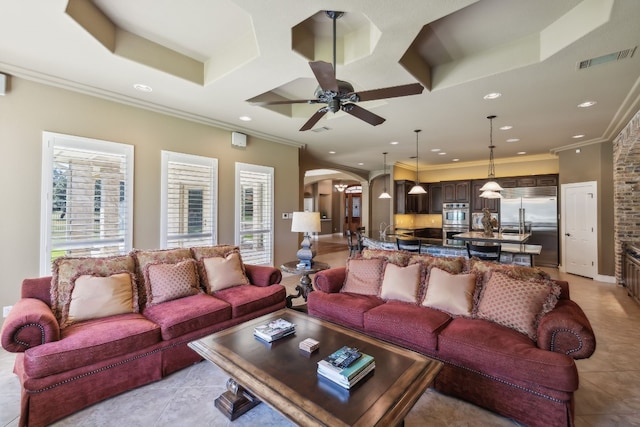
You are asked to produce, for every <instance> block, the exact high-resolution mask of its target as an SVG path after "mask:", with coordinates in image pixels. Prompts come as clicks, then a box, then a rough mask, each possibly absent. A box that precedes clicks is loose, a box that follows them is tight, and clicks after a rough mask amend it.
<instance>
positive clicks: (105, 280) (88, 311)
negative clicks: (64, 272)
mask: <svg viewBox="0 0 640 427" xmlns="http://www.w3.org/2000/svg"><path fill="white" fill-rule="evenodd" d="M133 277H134V276H133V274H132V273H130V272H122V273H116V274H112V275H110V276H106V277H102V276H93V275H80V276H78V277H76V278H75V279H73V280H72V283H71V300H70V301H69V304H67V305H65V307H64V309H63V313H62V323H61V324H60V327H61V328H65V327H67V326H69V325H71V324H73V323H76V322H80V321H82V320H89V319H97V318H99V317H107V316H113V315H116V314H123V313H137V312H138V288H137V286H136V282H135V280H134V279H133Z"/></svg>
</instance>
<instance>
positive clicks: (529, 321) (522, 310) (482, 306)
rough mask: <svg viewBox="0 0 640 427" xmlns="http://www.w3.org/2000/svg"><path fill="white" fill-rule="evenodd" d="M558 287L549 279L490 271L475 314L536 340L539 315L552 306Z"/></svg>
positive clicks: (555, 299)
mask: <svg viewBox="0 0 640 427" xmlns="http://www.w3.org/2000/svg"><path fill="white" fill-rule="evenodd" d="M558 295H560V287H559V286H558V285H556V284H555V283H553V282H552V281H550V280H546V279H542V280H540V279H529V280H518V279H514V278H512V277H509V276H508V275H506V274H504V273H502V272H500V271H492V272H491V273H490V277H489V279H488V280H487V282H486V283H485V284H484V286H483V288H482V290H481V293H480V298H479V301H478V306H477V308H476V310H475V316H476V317H478V318H481V319H486V320H490V321H492V322H495V323H499V324H501V325H503V326H506V327H508V328H512V329H515V330H516V331H519V332H522V333H523V334H525V335H527V336H528V337H529V338H531V339H532V340H534V341H536V340H537V334H536V330H537V327H538V322H539V321H540V318H541V317H542V316H543V315H544V314H546V313H548V312H549V311H551V310H553V308H554V307H555V306H556V303H557V302H558Z"/></svg>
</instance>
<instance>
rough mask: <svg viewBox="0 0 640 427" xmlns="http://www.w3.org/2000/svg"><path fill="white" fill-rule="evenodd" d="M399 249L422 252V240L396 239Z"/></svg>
mask: <svg viewBox="0 0 640 427" xmlns="http://www.w3.org/2000/svg"><path fill="white" fill-rule="evenodd" d="M396 244H397V245H398V250H401V251H407V252H418V253H419V252H420V240H418V239H401V238H397V239H396Z"/></svg>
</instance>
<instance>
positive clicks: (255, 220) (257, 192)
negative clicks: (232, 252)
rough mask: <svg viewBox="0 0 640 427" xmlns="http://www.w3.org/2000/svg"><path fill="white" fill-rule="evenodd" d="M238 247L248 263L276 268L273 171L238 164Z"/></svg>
mask: <svg viewBox="0 0 640 427" xmlns="http://www.w3.org/2000/svg"><path fill="white" fill-rule="evenodd" d="M235 223H236V227H235V228H236V232H235V235H236V237H235V241H236V245H238V246H240V252H241V254H242V260H243V261H244V262H246V263H247V264H255V265H273V168H272V167H267V166H256V165H249V164H246V163H236V221H235Z"/></svg>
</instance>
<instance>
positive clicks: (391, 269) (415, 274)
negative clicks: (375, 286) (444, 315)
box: [380, 263, 422, 303]
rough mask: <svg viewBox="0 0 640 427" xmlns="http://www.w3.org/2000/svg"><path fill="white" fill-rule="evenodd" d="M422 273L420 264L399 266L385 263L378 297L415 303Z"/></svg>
mask: <svg viewBox="0 0 640 427" xmlns="http://www.w3.org/2000/svg"><path fill="white" fill-rule="evenodd" d="M421 275H422V265H421V264H413V265H408V266H406V267H400V266H397V265H395V264H392V263H387V266H386V267H385V269H384V278H383V279H382V288H381V289H380V298H382V299H385V300H397V301H405V302H412V303H415V302H416V301H417V298H418V286H419V285H420V278H421Z"/></svg>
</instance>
